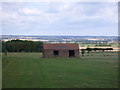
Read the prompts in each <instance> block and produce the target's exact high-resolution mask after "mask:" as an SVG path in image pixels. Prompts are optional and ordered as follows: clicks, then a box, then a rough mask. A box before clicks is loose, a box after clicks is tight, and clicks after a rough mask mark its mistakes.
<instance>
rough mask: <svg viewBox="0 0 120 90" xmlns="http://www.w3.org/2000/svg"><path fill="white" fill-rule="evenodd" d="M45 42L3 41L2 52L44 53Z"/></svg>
mask: <svg viewBox="0 0 120 90" xmlns="http://www.w3.org/2000/svg"><path fill="white" fill-rule="evenodd" d="M42 48H43V42H39V41H28V40H25V41H24V40H19V39H17V40H11V41H7V42H4V41H2V52H42Z"/></svg>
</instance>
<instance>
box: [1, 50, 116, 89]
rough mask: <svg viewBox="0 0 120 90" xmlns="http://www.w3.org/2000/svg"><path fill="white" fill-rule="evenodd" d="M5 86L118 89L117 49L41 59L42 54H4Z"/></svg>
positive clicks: (3, 84)
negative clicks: (79, 55)
mask: <svg viewBox="0 0 120 90" xmlns="http://www.w3.org/2000/svg"><path fill="white" fill-rule="evenodd" d="M2 65H3V83H2V86H3V88H117V87H118V55H117V52H99V53H89V54H87V53H86V55H85V56H83V57H82V56H81V57H80V58H41V53H8V55H4V54H3V60H2Z"/></svg>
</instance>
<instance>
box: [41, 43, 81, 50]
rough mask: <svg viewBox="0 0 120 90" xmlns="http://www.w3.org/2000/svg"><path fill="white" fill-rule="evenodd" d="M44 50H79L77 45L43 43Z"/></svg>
mask: <svg viewBox="0 0 120 90" xmlns="http://www.w3.org/2000/svg"><path fill="white" fill-rule="evenodd" d="M43 48H44V49H79V46H78V44H77V43H44V45H43Z"/></svg>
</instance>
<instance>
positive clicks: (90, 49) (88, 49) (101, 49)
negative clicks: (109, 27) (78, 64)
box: [81, 48, 113, 53]
mask: <svg viewBox="0 0 120 90" xmlns="http://www.w3.org/2000/svg"><path fill="white" fill-rule="evenodd" d="M105 50H106V51H108V50H110V51H111V50H113V48H86V49H81V51H88V53H89V52H90V51H95V52H96V51H103V52H104V51H105Z"/></svg>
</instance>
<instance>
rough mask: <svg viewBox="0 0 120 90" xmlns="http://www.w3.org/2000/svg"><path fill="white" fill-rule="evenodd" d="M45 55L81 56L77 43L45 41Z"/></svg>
mask: <svg viewBox="0 0 120 90" xmlns="http://www.w3.org/2000/svg"><path fill="white" fill-rule="evenodd" d="M43 57H45V58H51V57H79V46H78V44H77V43H44V44H43Z"/></svg>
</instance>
